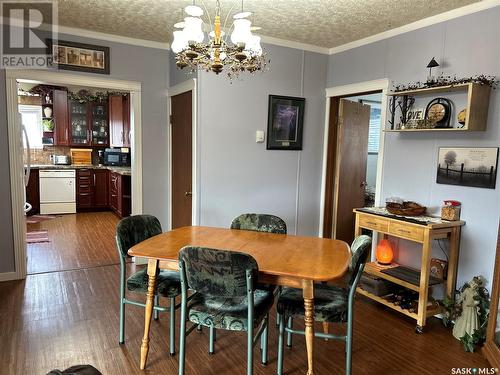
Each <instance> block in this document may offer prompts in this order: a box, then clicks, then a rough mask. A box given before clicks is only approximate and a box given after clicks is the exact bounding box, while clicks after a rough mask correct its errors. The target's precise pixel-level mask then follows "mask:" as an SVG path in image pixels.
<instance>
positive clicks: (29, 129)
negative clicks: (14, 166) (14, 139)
mask: <svg viewBox="0 0 500 375" xmlns="http://www.w3.org/2000/svg"><path fill="white" fill-rule="evenodd" d="M19 113H20V114H21V121H22V124H23V125H24V127H25V128H26V133H28V140H29V143H30V147H31V148H32V149H35V148H43V144H42V137H43V126H42V107H41V106H39V105H19ZM23 145H24V148H26V140H25V138H24V137H23Z"/></svg>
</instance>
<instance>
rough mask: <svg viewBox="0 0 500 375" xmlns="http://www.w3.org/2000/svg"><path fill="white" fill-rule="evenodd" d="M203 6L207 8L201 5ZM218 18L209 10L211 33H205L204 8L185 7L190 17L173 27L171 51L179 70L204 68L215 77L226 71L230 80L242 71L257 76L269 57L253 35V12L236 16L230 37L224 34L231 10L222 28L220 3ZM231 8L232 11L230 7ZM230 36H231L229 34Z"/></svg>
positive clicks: (217, 8) (258, 37)
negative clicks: (249, 18) (211, 16)
mask: <svg viewBox="0 0 500 375" xmlns="http://www.w3.org/2000/svg"><path fill="white" fill-rule="evenodd" d="M202 5H203V6H204V7H205V5H204V4H203V2H202ZM215 9H216V10H215V17H214V21H213V26H212V20H211V18H210V14H209V13H208V11H207V9H206V7H205V11H206V13H207V18H208V22H207V24H208V25H210V28H211V29H210V31H209V32H207V33H206V35H205V33H204V32H203V20H202V18H201V17H202V16H203V9H202V8H200V7H199V6H197V5H195V3H194V1H193V5H188V6H187V7H186V8H184V12H185V13H186V14H187V17H185V18H184V21H183V22H179V23H176V24H175V25H174V27H175V28H176V29H177V30H175V31H174V41H173V42H172V45H171V48H172V51H173V52H174V53H175V60H176V64H177V67H178V68H180V69H184V68H186V67H187V68H188V69H191V70H192V71H194V70H196V69H203V70H205V71H212V72H214V73H216V74H219V73H221V72H222V71H226V73H227V74H228V75H229V77H232V76H237V75H239V74H240V73H242V72H245V71H246V72H250V73H254V72H256V71H258V70H262V69H263V68H264V67H265V66H266V63H267V62H266V56H265V53H264V52H263V51H262V47H261V45H260V39H261V38H260V36H257V35H254V34H252V31H255V30H258V29H260V28H258V27H252V26H251V25H252V22H251V21H250V20H248V19H247V18H248V17H249V16H250V15H251V14H252V13H251V12H244V11H243V1H242V2H241V12H239V13H237V14H235V15H234V16H233V22H232V25H231V29H230V30H229V31H230V32H231V33H230V37H229V38H228V35H227V34H226V33H225V32H224V31H223V30H224V29H226V27H225V26H226V23H227V20H228V18H229V14H230V13H231V11H229V13H228V15H227V17H226V19H225V24H224V27H222V25H221V15H220V2H219V0H217V3H216V8H215ZM231 9H232V8H231ZM228 34H229V33H228Z"/></svg>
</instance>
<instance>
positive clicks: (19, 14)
mask: <svg viewBox="0 0 500 375" xmlns="http://www.w3.org/2000/svg"><path fill="white" fill-rule="evenodd" d="M0 16H1V17H2V38H1V48H0V67H1V68H6V69H13V68H20V69H45V68H47V67H49V66H50V65H52V51H50V50H49V45H50V44H49V41H50V40H55V39H57V3H56V1H50V0H31V1H30V0H27V1H12V0H3V1H0Z"/></svg>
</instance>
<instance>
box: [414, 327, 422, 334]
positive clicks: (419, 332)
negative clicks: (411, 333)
mask: <svg viewBox="0 0 500 375" xmlns="http://www.w3.org/2000/svg"><path fill="white" fill-rule="evenodd" d="M415 333H418V334H419V335H421V334H422V333H424V328H423V327H421V326H416V327H415Z"/></svg>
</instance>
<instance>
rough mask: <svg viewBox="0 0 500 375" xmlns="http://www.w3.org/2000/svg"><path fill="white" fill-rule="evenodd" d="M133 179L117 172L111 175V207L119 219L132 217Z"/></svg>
mask: <svg viewBox="0 0 500 375" xmlns="http://www.w3.org/2000/svg"><path fill="white" fill-rule="evenodd" d="M131 188H132V184H131V178H130V176H124V175H121V174H119V173H116V172H110V174H109V207H110V208H111V210H113V211H114V212H115V213H116V214H117V215H118V216H119V217H126V216H130V210H131Z"/></svg>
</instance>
